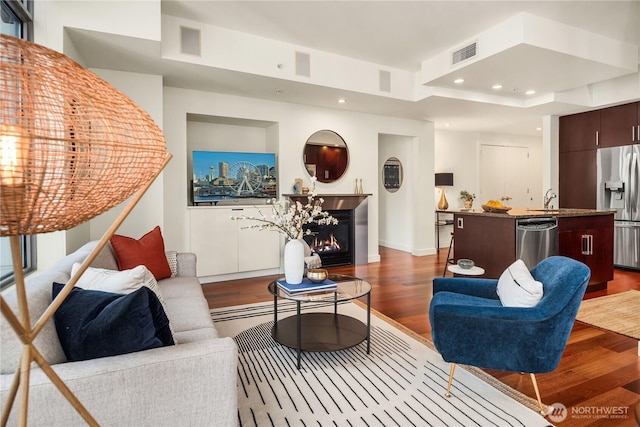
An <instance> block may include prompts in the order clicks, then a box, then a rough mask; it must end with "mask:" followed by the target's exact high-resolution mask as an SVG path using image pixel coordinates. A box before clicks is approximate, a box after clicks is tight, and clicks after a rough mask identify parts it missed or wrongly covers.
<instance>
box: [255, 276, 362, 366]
mask: <svg viewBox="0 0 640 427" xmlns="http://www.w3.org/2000/svg"><path fill="white" fill-rule="evenodd" d="M329 280H333V281H334V282H336V284H337V288H336V289H334V290H330V291H321V292H311V293H305V294H298V295H290V294H288V293H287V292H285V291H284V290H283V289H281V288H280V287H278V285H277V280H274V281H272V282H271V283H269V285H268V287H267V289H268V290H269V292H270V293H271V294H272V295H273V328H272V329H271V336H272V337H273V339H274V340H276V341H277V342H278V343H280V344H282V345H284V346H287V347H290V348H293V349H295V350H296V352H297V367H298V369H300V356H301V354H302V352H303V351H311V352H313V351H337V350H343V349H345V348H349V347H353V346H355V345H358V344H360V343H361V342H363V341H364V340H367V354H369V350H370V338H371V284H370V283H369V282H367V281H365V280H362V279H359V278H357V277H352V276H345V275H329ZM364 296H366V297H367V323H366V325H365V324H364V323H363V322H361V321H360V320H358V319H355V318H353V317H351V316H346V315H344V314H339V313H338V303H339V302H345V301H351V300H354V299H356V298H360V297H364ZM278 298H282V299H286V300H290V301H295V302H296V315H295V316H289V317H285V318H283V319H281V320H278ZM318 302H327V303H333V312H312V313H302V312H301V305H302V303H318Z"/></svg>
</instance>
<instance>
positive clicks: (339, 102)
mask: <svg viewBox="0 0 640 427" xmlns="http://www.w3.org/2000/svg"><path fill="white" fill-rule="evenodd" d="M345 102H347V100H346V99H344V98H340V99H338V104H344V103H345Z"/></svg>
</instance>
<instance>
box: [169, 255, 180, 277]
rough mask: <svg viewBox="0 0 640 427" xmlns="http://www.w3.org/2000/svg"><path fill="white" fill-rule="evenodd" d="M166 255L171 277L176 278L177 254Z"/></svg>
mask: <svg viewBox="0 0 640 427" xmlns="http://www.w3.org/2000/svg"><path fill="white" fill-rule="evenodd" d="M166 255H167V262H168V263H169V269H170V270H171V277H176V274H178V252H177V251H167V252H166Z"/></svg>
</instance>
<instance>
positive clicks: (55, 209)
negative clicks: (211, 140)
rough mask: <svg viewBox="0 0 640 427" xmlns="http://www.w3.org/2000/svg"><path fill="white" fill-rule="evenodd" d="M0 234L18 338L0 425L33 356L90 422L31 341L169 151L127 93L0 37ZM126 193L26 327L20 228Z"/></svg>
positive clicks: (53, 224)
mask: <svg viewBox="0 0 640 427" xmlns="http://www.w3.org/2000/svg"><path fill="white" fill-rule="evenodd" d="M0 144H1V145H0V197H1V199H2V204H1V208H0V209H1V211H0V214H1V215H0V235H1V236H3V237H5V236H8V237H9V239H10V243H11V254H12V261H13V271H14V275H15V286H16V295H17V298H18V307H19V310H18V313H17V314H16V313H14V312H13V310H12V309H11V308H10V307H9V305H8V303H7V302H6V301H5V299H4V298H3V297H1V296H0V304H1V305H0V308H1V311H2V315H3V316H4V317H5V318H6V320H7V322H8V323H9V325H10V326H11V327H12V328H13V329H14V330H15V332H16V334H17V335H18V336H19V338H20V340H21V341H22V344H23V353H22V359H21V362H20V366H19V367H18V369H17V370H16V375H15V378H14V381H13V383H12V385H11V389H10V391H9V397H8V399H7V402H6V404H5V405H4V407H3V409H2V411H3V412H2V425H6V423H7V420H8V418H9V413H10V411H11V408H12V407H13V404H14V401H15V399H16V396H17V394H18V391H20V399H19V403H20V412H19V413H18V423H19V425H22V426H24V425H26V423H27V413H28V411H27V408H28V399H29V372H30V367H31V362H32V361H35V362H36V363H38V365H39V366H40V368H41V369H42V370H43V372H44V373H46V374H47V376H48V377H49V379H50V380H51V382H52V383H53V384H54V385H55V386H56V387H57V388H58V390H60V392H61V393H62V394H63V395H64V396H65V397H66V399H67V400H68V401H69V402H70V403H71V404H72V405H73V407H74V408H75V409H76V411H77V412H78V413H79V414H80V415H81V416H82V417H83V418H84V420H85V421H86V422H87V423H88V424H90V425H98V424H97V422H96V421H95V419H94V418H93V417H92V416H91V414H89V412H88V411H87V410H86V409H85V408H84V406H83V405H82V404H81V403H80V401H79V400H78V399H77V398H76V397H75V396H74V394H73V393H72V392H71V390H70V389H69V388H68V387H67V386H66V385H65V384H64V382H62V380H61V379H60V378H59V377H58V376H57V375H56V373H55V372H54V371H53V369H52V368H51V366H50V365H49V363H48V362H47V361H46V360H44V358H43V357H42V355H41V353H40V352H39V351H38V349H37V348H36V347H35V346H34V344H33V342H34V340H35V338H36V336H37V335H38V333H39V332H40V331H41V330H42V328H43V327H44V325H45V323H46V322H47V321H48V320H49V319H50V318H51V317H52V316H53V314H54V313H55V311H56V310H57V309H58V307H59V306H60V304H62V302H63V301H64V299H65V298H66V297H67V295H68V294H69V293H70V292H71V290H72V289H73V286H74V285H75V283H76V282H77V281H78V278H79V277H80V276H81V275H82V274H83V273H84V271H85V270H86V269H87V267H88V266H89V264H91V262H92V261H93V260H94V259H95V257H96V256H97V254H98V252H100V250H101V249H102V248H103V247H104V246H105V245H106V244H107V242H108V241H109V239H110V238H111V236H112V235H113V233H114V232H115V231H116V229H117V228H118V226H119V225H120V224H121V223H122V222H123V221H124V219H125V218H126V217H127V215H128V214H129V213H130V212H131V210H132V209H133V207H134V206H135V205H136V204H137V202H138V201H139V200H140V198H141V197H142V196H143V194H144V193H145V192H146V190H147V189H148V188H149V186H150V185H151V183H152V182H153V181H154V180H155V178H156V177H157V176H158V175H159V174H160V172H161V171H162V169H163V168H164V167H165V166H166V164H167V163H168V162H169V160H170V159H171V155H170V154H168V153H167V150H166V144H165V140H164V136H163V134H162V131H161V130H160V129H159V128H158V126H157V125H156V124H155V123H154V122H153V120H152V119H151V117H149V115H148V114H147V113H146V112H145V111H143V110H142V109H141V108H140V107H138V106H137V105H135V104H134V103H133V102H132V101H131V100H130V99H129V98H127V97H126V96H125V95H123V94H122V93H120V92H118V91H117V90H116V89H115V88H113V87H112V86H111V85H109V84H108V83H106V82H105V81H103V80H102V79H100V78H99V77H98V76H96V75H95V74H93V73H92V72H90V71H88V70H86V69H84V68H82V67H81V66H80V65H78V64H76V63H75V62H74V61H72V60H71V59H69V58H68V57H66V56H64V55H63V54H61V53H59V52H55V51H53V50H50V49H48V48H45V47H43V46H39V45H36V44H33V43H30V42H27V41H25V40H20V39H17V38H14V37H10V36H6V35H1V36H0ZM130 196H134V197H132V198H131V200H130V201H129V202H128V203H127V205H126V206H125V208H124V210H123V211H122V213H121V214H120V215H119V216H118V218H117V219H116V220H115V222H114V223H113V224H112V225H111V227H110V228H109V229H108V230H107V231H106V232H105V234H104V235H103V236H102V238H101V239H100V241H99V243H98V245H97V246H96V248H95V249H94V250H93V251H92V252H91V253H90V254H89V256H88V257H87V259H86V260H85V261H84V262H83V263H82V266H81V267H80V271H78V273H77V274H76V275H75V276H73V277H72V278H71V280H70V281H69V282H68V283H67V284H66V286H65V287H64V289H63V290H62V292H60V294H59V295H58V297H57V298H56V299H55V300H53V301H52V303H51V305H50V306H49V308H47V310H45V312H44V313H43V314H42V316H41V317H40V318H39V319H38V320H37V322H36V323H35V324H34V325H33V327H32V324H31V320H30V318H29V311H28V308H27V307H28V304H27V294H26V289H25V282H24V276H23V273H22V254H21V250H20V236H21V235H33V234H39V233H47V232H51V231H57V230H68V229H70V228H72V227H75V226H77V225H79V224H81V223H83V222H85V221H88V220H90V219H91V218H94V217H95V216H97V215H99V214H101V213H103V212H105V211H107V210H108V209H110V208H112V207H114V206H116V205H118V204H120V203H122V202H123V201H125V200H126V199H127V198H129V197H130Z"/></svg>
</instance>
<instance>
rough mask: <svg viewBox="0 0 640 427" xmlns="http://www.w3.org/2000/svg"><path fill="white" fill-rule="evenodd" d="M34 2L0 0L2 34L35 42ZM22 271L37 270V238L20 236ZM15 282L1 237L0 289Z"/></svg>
mask: <svg viewBox="0 0 640 427" xmlns="http://www.w3.org/2000/svg"><path fill="white" fill-rule="evenodd" d="M32 13H33V0H0V33H2V34H8V35H10V36H13V37H18V38H23V39H27V40H33V17H32ZM20 249H21V252H22V270H23V271H24V272H25V273H26V272H28V271H31V270H34V269H35V268H36V240H35V236H20ZM13 282H14V275H13V261H12V257H11V244H10V241H9V238H8V237H0V289H4V288H6V287H8V286H10V285H12V284H13Z"/></svg>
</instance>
